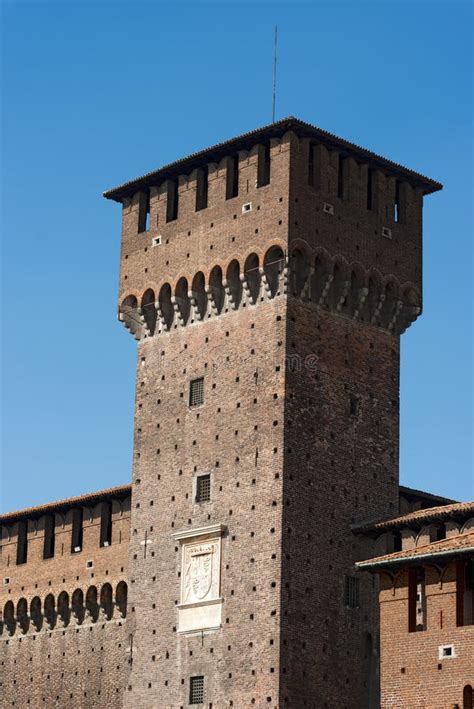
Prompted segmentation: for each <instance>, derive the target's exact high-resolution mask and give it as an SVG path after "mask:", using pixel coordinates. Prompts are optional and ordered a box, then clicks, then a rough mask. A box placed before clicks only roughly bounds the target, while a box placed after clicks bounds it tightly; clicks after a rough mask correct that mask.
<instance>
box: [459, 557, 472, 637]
mask: <svg viewBox="0 0 474 709" xmlns="http://www.w3.org/2000/svg"><path fill="white" fill-rule="evenodd" d="M473 624H474V561H472V560H471V559H470V560H468V561H462V560H459V561H457V562H456V625H458V626H461V625H473Z"/></svg>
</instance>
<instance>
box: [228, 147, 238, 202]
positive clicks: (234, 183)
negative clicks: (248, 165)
mask: <svg viewBox="0 0 474 709" xmlns="http://www.w3.org/2000/svg"><path fill="white" fill-rule="evenodd" d="M238 194H239V156H238V155H232V156H231V157H228V158H227V174H226V188H225V198H226V199H232V197H237V195H238Z"/></svg>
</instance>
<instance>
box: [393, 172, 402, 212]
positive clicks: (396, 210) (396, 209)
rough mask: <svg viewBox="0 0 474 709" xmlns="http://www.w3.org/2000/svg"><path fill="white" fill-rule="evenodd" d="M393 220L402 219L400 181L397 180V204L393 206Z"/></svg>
mask: <svg viewBox="0 0 474 709" xmlns="http://www.w3.org/2000/svg"><path fill="white" fill-rule="evenodd" d="M393 220H394V221H395V222H400V221H401V211H400V181H399V180H396V182H395V204H394V206H393Z"/></svg>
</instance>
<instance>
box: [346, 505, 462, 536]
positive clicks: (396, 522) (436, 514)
mask: <svg viewBox="0 0 474 709" xmlns="http://www.w3.org/2000/svg"><path fill="white" fill-rule="evenodd" d="M469 514H474V500H471V501H470V502H455V503H454V504H452V505H440V506H438V507H427V508H425V509H422V510H416V511H415V512H407V513H406V514H404V515H399V516H398V517H393V518H392V519H384V520H379V521H375V522H363V523H361V524H358V525H354V526H353V531H355V532H371V531H377V530H384V529H391V528H394V527H404V526H408V525H410V524H416V526H420V525H422V524H423V523H424V522H428V521H430V520H433V521H434V520H448V519H450V518H451V517H455V516H456V517H457V516H463V517H464V516H468V515H469Z"/></svg>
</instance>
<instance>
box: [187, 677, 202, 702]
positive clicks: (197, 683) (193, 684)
mask: <svg viewBox="0 0 474 709" xmlns="http://www.w3.org/2000/svg"><path fill="white" fill-rule="evenodd" d="M203 702H204V677H203V676H202V675H201V676H200V677H191V680H190V683H189V703H190V704H202V703H203Z"/></svg>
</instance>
